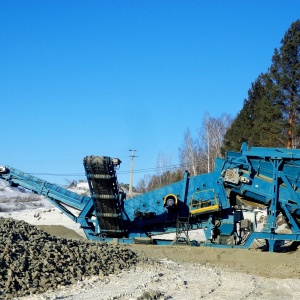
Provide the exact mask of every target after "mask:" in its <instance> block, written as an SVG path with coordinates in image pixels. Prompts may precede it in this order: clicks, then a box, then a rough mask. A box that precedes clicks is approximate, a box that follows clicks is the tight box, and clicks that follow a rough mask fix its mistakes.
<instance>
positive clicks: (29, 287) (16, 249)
mask: <svg viewBox="0 0 300 300" xmlns="http://www.w3.org/2000/svg"><path fill="white" fill-rule="evenodd" d="M0 237H1V242H0V299H10V298H14V297H22V296H26V295H31V294H36V293H42V292H44V291H46V290H48V289H53V288H54V289H55V288H57V287H58V286H61V285H70V284H72V283H76V282H77V281H78V280H81V279H82V278H83V277H86V276H92V275H106V276H107V275H110V274H113V273H116V272H119V271H120V270H122V269H128V268H130V267H132V266H134V265H135V264H136V263H137V262H138V258H137V255H136V254H135V253H134V252H132V251H131V250H129V249H121V248H120V247H119V246H118V245H108V244H106V243H95V242H89V241H86V240H71V239H66V238H57V237H54V236H51V235H50V234H48V233H45V232H43V231H41V230H39V229H37V228H36V227H35V226H32V225H29V224H27V223H25V222H24V221H16V220H13V219H11V218H9V219H5V218H0Z"/></svg>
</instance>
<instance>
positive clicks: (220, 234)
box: [0, 143, 300, 251]
mask: <svg viewBox="0 0 300 300" xmlns="http://www.w3.org/2000/svg"><path fill="white" fill-rule="evenodd" d="M120 163H121V161H120V160H119V159H117V158H114V159H112V158H110V157H107V156H87V157H85V158H84V160H83V165H84V168H85V173H86V177H87V180H88V184H89V188H90V196H82V195H78V194H76V193H74V192H72V191H69V190H67V189H64V188H62V187H59V186H57V185H55V184H51V183H49V182H46V181H44V180H41V179H39V178H37V177H35V176H32V175H30V174H27V173H24V172H22V171H19V170H17V169H15V168H12V167H9V166H5V165H2V166H0V178H1V179H3V180H6V181H8V182H9V184H10V185H11V186H18V185H19V186H22V187H24V188H26V189H29V190H31V191H33V192H35V193H37V194H40V195H44V196H45V197H46V198H47V199H49V201H51V202H52V203H53V204H54V205H55V206H56V207H58V208H59V209H60V210H61V211H62V212H63V213H65V214H66V215H67V216H68V217H70V218H71V219H72V220H73V221H74V222H76V223H79V224H80V226H81V228H82V229H83V231H84V233H85V235H86V237H87V239H90V240H94V241H106V242H118V243H149V244H150V243H153V244H172V243H187V244H192V245H195V246H210V247H231V248H243V249H248V248H249V247H250V246H251V245H252V243H253V242H254V241H255V240H264V241H265V242H266V247H267V249H268V250H269V251H274V248H275V243H276V242H281V241H291V242H292V243H291V244H292V245H298V243H299V240H300V227H299V226H300V189H299V188H300V150H296V149H284V148H260V147H252V148H251V149H248V146H247V144H245V143H244V144H243V145H242V148H241V151H240V152H227V155H226V157H225V158H224V159H223V158H217V159H216V161H215V170H214V172H212V173H208V174H202V175H198V176H193V177H191V176H190V175H189V173H188V172H187V171H186V172H185V175H184V179H183V180H182V181H179V182H176V183H172V184H170V185H167V186H164V187H162V188H159V189H156V190H153V191H151V192H148V193H145V194H141V195H137V196H134V197H133V198H130V199H126V194H125V193H124V192H123V191H122V190H121V189H120V187H119V184H118V181H117V167H118V166H119V165H120ZM249 205H251V207H255V206H258V207H259V206H260V207H261V206H263V207H264V208H265V210H266V212H267V213H266V222H265V225H264V227H263V228H261V229H258V227H257V222H256V218H255V212H253V211H251V210H249V209H247V206H249ZM74 210H75V211H76V212H77V213H74ZM279 214H281V215H282V217H283V218H284V219H285V222H286V223H287V225H288V227H289V228H290V231H289V232H290V233H280V232H278V230H277V229H278V228H277V222H276V219H277V216H278V215H279Z"/></svg>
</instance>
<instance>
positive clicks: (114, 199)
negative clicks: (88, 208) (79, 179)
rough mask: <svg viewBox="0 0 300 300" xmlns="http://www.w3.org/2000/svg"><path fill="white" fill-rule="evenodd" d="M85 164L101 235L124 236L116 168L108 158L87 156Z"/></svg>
mask: <svg viewBox="0 0 300 300" xmlns="http://www.w3.org/2000/svg"><path fill="white" fill-rule="evenodd" d="M83 163H84V168H85V171H86V175H87V179H88V182H89V185H90V190H91V197H92V199H93V200H94V205H95V210H96V217H97V219H98V222H99V226H100V233H101V234H103V235H104V236H108V237H122V236H124V227H123V222H122V211H121V204H120V199H119V188H118V182H117V177H116V170H115V168H116V167H115V165H114V164H113V161H112V159H111V158H110V157H107V156H87V157H85V158H84V161H83Z"/></svg>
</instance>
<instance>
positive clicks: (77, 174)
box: [28, 164, 185, 176]
mask: <svg viewBox="0 0 300 300" xmlns="http://www.w3.org/2000/svg"><path fill="white" fill-rule="evenodd" d="M184 165H185V164H178V165H171V166H166V167H156V168H146V169H139V170H135V171H134V172H133V173H150V172H154V171H157V170H173V169H177V168H179V167H183V166H184ZM117 173H118V174H120V175H124V174H129V173H130V171H118V172H117ZM28 174H30V175H42V176H85V173H66V174H62V173H28Z"/></svg>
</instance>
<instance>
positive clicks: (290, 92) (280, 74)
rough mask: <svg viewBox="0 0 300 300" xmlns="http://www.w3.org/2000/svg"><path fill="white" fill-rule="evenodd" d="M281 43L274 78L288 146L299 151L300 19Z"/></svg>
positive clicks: (273, 68)
mask: <svg viewBox="0 0 300 300" xmlns="http://www.w3.org/2000/svg"><path fill="white" fill-rule="evenodd" d="M281 44H282V46H281V47H280V51H278V50H277V49H275V51H274V55H273V58H272V66H271V68H270V76H271V79H272V81H273V83H274V85H275V88H276V92H277V95H276V103H277V105H279V106H280V109H281V112H282V114H283V118H284V120H285V123H284V126H283V131H284V134H285V135H286V147H287V148H292V147H293V148H295V147H297V145H298V139H299V138H298V139H297V136H298V134H299V131H300V130H299V129H300V128H299V127H300V126H299V124H300V114H299V111H300V20H297V21H296V22H294V23H292V24H291V26H290V28H289V29H288V31H287V32H286V33H285V35H284V37H283V39H282V40H281Z"/></svg>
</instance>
